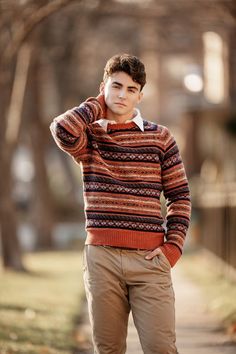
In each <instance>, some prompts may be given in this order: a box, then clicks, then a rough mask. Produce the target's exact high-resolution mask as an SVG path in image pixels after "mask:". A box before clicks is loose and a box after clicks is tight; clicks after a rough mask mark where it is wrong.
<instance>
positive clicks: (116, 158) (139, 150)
mask: <svg viewBox="0 0 236 354" xmlns="http://www.w3.org/2000/svg"><path fill="white" fill-rule="evenodd" d="M102 116H103V112H102V106H101V105H100V103H99V101H98V100H97V99H96V98H89V99H87V100H86V101H85V102H84V103H82V104H81V105H80V106H79V107H74V108H72V109H70V110H68V111H66V112H65V113H64V114H61V115H59V116H58V117H56V118H54V120H53V122H52V123H51V125H50V130H51V133H52V135H53V137H54V140H55V142H56V144H57V145H58V146H59V148H60V149H62V150H63V151H65V152H66V153H68V154H69V155H70V156H72V158H73V159H74V161H75V162H76V163H78V164H79V165H80V167H81V170H82V176H83V193H84V205H85V208H84V212H85V218H86V226H85V228H86V231H87V238H86V241H85V243H86V244H93V245H109V246H116V247H130V248H140V249H150V250H151V249H154V248H157V247H160V248H161V250H162V251H163V253H164V254H165V256H166V257H167V258H168V260H169V262H170V264H171V266H172V267H173V266H174V264H175V263H176V262H177V260H178V259H179V257H180V256H181V254H182V251H183V245H184V241H185V238H186V233H187V229H188V226H189V220H190V213H191V204H190V192H189V186H188V181H187V177H186V173H185V169H184V165H183V162H182V159H181V156H180V153H179V149H178V146H177V144H176V142H175V139H174V137H173V136H172V134H171V133H170V131H169V129H168V128H166V127H164V126H162V125H159V124H156V123H154V122H150V121H148V120H145V119H143V126H144V131H141V129H140V128H139V127H138V126H137V125H136V124H135V122H134V121H133V120H131V121H130V122H126V123H117V124H114V123H112V124H110V123H109V124H108V125H107V131H105V130H104V129H103V128H102V127H101V125H100V124H98V123H97V122H96V121H97V120H99V119H100V118H101V117H102ZM162 192H163V193H164V196H165V198H166V201H167V202H166V205H167V215H166V218H165V219H164V218H163V216H162V213H161V203H160V196H161V193H162ZM165 220H166V230H165V228H164V226H163V224H164V222H165Z"/></svg>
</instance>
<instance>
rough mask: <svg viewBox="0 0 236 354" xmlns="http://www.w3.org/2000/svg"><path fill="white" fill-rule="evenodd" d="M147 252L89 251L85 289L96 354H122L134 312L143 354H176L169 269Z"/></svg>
mask: <svg viewBox="0 0 236 354" xmlns="http://www.w3.org/2000/svg"><path fill="white" fill-rule="evenodd" d="M149 252H150V251H147V250H123V249H119V248H113V247H108V246H92V245H86V246H85V247H84V253H83V270H84V284H85V291H86V296H87V301H88V309H89V318H90V323H91V326H92V336H93V344H94V353H96V354H124V353H125V351H126V337H127V324H128V316H129V312H130V310H131V311H132V314H133V319H134V324H135V327H136V329H137V331H138V335H139V339H140V343H141V346H142V349H143V352H144V353H145V354H177V349H176V346H175V340H176V337H175V308H174V303H175V295H174V291H173V287H172V280H171V266H170V264H169V262H168V260H167V258H166V257H165V256H164V255H160V256H156V257H154V258H153V259H152V260H146V259H145V258H144V257H145V255H146V254H148V253H149Z"/></svg>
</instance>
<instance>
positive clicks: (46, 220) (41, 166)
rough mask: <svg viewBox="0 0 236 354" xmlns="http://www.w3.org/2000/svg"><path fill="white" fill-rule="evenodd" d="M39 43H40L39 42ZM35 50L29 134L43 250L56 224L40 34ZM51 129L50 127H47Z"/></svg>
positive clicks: (35, 214)
mask: <svg viewBox="0 0 236 354" xmlns="http://www.w3.org/2000/svg"><path fill="white" fill-rule="evenodd" d="M36 43H37V44H36ZM34 44H35V50H34V55H33V60H32V68H31V80H30V82H31V85H30V88H31V104H30V106H31V108H32V112H30V113H29V116H30V136H31V146H32V151H33V157H34V167H35V188H34V191H35V195H34V220H35V226H36V230H37V236H38V237H37V243H38V247H39V248H40V249H50V248H52V247H53V238H52V231H53V226H54V212H53V210H54V208H53V204H52V199H51V192H50V186H49V180H48V176H47V169H46V150H47V144H48V132H45V131H44V130H45V128H44V124H43V122H42V114H41V112H42V109H41V104H40V93H41V92H40V90H41V86H40V61H39V57H40V56H39V51H40V36H39V37H38V39H37V40H34ZM47 130H48V127H47Z"/></svg>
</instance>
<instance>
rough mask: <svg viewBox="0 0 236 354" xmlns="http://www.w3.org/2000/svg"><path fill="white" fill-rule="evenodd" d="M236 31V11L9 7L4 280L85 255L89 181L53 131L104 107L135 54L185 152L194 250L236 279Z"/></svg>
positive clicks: (0, 216) (40, 3)
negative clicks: (121, 66) (116, 75)
mask: <svg viewBox="0 0 236 354" xmlns="http://www.w3.org/2000/svg"><path fill="white" fill-rule="evenodd" d="M235 29H236V3H235V1H234V0H188V1H186V0H178V1H174V0H77V1H73V0H51V1H48V0H37V1H32V0H2V1H0V51H1V56H0V114H1V120H0V124H1V129H0V171H1V175H0V221H1V228H0V240H1V242H0V250H1V261H2V262H1V266H2V268H1V272H2V275H1V277H3V278H2V279H3V280H4V270H9V269H10V270H13V271H22V272H26V271H27V272H28V273H29V272H31V271H32V264H30V263H29V262H28V258H27V257H30V252H36V251H37V252H39V251H42V250H47V251H49V250H50V251H53V250H68V249H70V250H71V249H75V248H76V249H79V246H78V245H79V244H81V242H82V243H83V240H84V237H85V230H84V223H85V220H84V205H83V183H82V178H81V171H80V168H79V166H78V165H75V164H74V163H73V161H72V160H71V159H70V158H69V156H67V155H66V154H64V153H62V152H61V151H60V150H59V149H58V148H57V146H56V145H55V143H54V141H53V140H52V137H51V136H50V131H49V125H50V123H51V121H52V119H53V118H54V117H55V116H57V115H58V114H60V113H62V112H64V111H66V110H67V109H69V108H71V107H73V106H77V105H79V103H80V102H82V101H83V100H84V99H86V98H87V97H89V96H96V95H97V93H98V89H99V84H100V82H101V79H102V76H103V68H104V65H105V63H106V61H107V59H108V58H109V57H111V56H112V55H114V54H117V53H123V52H128V53H131V54H134V55H137V56H139V57H140V58H141V60H143V61H144V63H145V65H146V69H147V78H148V82H147V85H146V86H145V88H144V99H143V102H142V103H141V106H140V108H141V111H142V115H143V117H144V118H145V119H148V120H150V121H153V122H156V123H160V124H163V125H167V126H168V127H169V128H170V129H171V131H172V132H173V134H174V135H175V137H176V140H177V142H178V144H179V146H180V149H181V154H182V156H183V159H184V162H185V166H186V170H187V174H188V177H189V181H190V187H191V195H192V202H193V214H192V222H191V227H190V231H189V237H188V238H187V241H186V248H187V247H198V246H202V247H204V248H205V249H206V250H208V251H209V252H210V253H211V254H212V255H213V256H214V257H215V258H214V262H216V263H217V264H218V265H220V268H221V270H222V271H223V272H224V274H226V275H227V276H229V277H230V278H231V279H232V278H234V279H235V278H236V277H235V268H236V238H235V230H236V163H235V162H236V157H235V152H236V136H235V132H236V128H235V127H236V42H235ZM38 256H39V259H40V253H38ZM65 257H66V256H65ZM35 259H36V263H37V258H35ZM52 259H53V257H52ZM42 262H43V261H42ZM66 262H67V261H66ZM40 264H41V263H40ZM56 264H57V262H56ZM12 275H13V277H14V276H17V275H14V273H12ZM19 276H20V275H19ZM22 276H25V275H24V274H23V275H22ZM5 281H6V278H5ZM22 281H23V280H22ZM14 282H15V280H14V278H13V283H14ZM23 282H24V281H23ZM1 283H2V281H1ZM77 291H78V292H79V289H77ZM72 293H73V294H74V292H73V291H72ZM4 296H5V295H4ZM4 299H5V298H4ZM4 299H3V303H4V301H5V300H4ZM9 306H10V305H9ZM25 310H26V309H25ZM30 314H31V315H32V314H33V312H32V311H31V312H29V311H28V315H29V316H30ZM26 317H27V313H26ZM16 335H18V334H16Z"/></svg>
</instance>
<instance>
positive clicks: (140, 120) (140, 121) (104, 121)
mask: <svg viewBox="0 0 236 354" xmlns="http://www.w3.org/2000/svg"><path fill="white" fill-rule="evenodd" d="M134 111H135V116H134V118H132V119H127V120H126V121H125V122H123V123H128V122H132V121H133V122H134V123H135V124H136V125H137V126H138V127H139V128H140V129H141V130H142V131H144V126H143V118H142V116H141V113H140V111H139V109H137V108H135V109H134ZM96 123H99V124H100V125H101V127H103V129H104V130H105V131H107V125H108V123H110V124H119V123H118V122H116V121H115V120H109V119H105V118H101V119H99V120H96Z"/></svg>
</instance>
